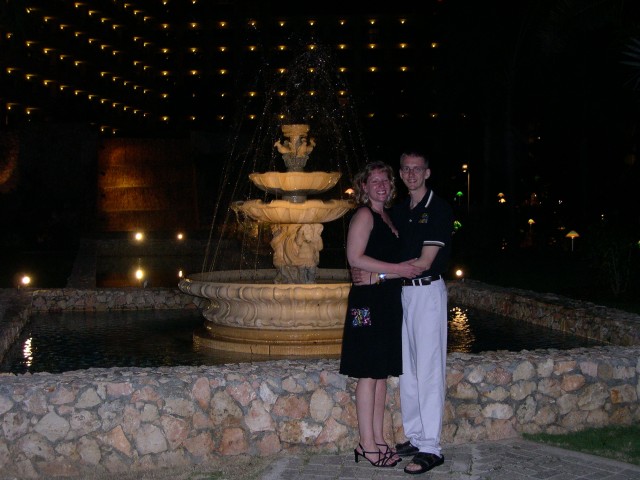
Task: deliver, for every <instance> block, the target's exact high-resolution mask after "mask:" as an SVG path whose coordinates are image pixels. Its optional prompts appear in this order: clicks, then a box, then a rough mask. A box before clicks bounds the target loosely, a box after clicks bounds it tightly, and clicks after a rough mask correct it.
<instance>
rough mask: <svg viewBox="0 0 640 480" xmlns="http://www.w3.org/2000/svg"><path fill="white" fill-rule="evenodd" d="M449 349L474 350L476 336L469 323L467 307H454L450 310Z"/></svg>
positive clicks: (459, 350) (457, 350)
mask: <svg viewBox="0 0 640 480" xmlns="http://www.w3.org/2000/svg"><path fill="white" fill-rule="evenodd" d="M447 336H448V338H447V347H448V348H447V350H448V351H454V352H472V351H473V345H474V343H475V342H476V336H475V335H474V333H473V329H472V328H471V325H470V324H469V315H468V313H467V309H465V308H462V307H453V308H452V309H450V310H449V329H448V332H447Z"/></svg>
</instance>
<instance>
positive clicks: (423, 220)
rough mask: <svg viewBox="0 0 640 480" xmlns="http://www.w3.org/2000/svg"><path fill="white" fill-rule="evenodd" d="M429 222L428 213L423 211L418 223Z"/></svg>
mask: <svg viewBox="0 0 640 480" xmlns="http://www.w3.org/2000/svg"><path fill="white" fill-rule="evenodd" d="M428 222H429V214H428V213H423V214H422V215H420V220H418V223H428Z"/></svg>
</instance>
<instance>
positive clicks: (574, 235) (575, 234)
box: [565, 230, 580, 252]
mask: <svg viewBox="0 0 640 480" xmlns="http://www.w3.org/2000/svg"><path fill="white" fill-rule="evenodd" d="M579 236H580V234H579V233H578V232H576V231H575V230H571V231H570V232H569V233H567V234H566V235H565V237H567V238H570V239H571V251H572V252H573V241H574V240H575V239H576V238H578V237H579Z"/></svg>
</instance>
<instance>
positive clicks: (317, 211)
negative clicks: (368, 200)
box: [232, 200, 354, 224]
mask: <svg viewBox="0 0 640 480" xmlns="http://www.w3.org/2000/svg"><path fill="white" fill-rule="evenodd" d="M353 207H354V203H353V202H352V201H351V200H329V201H322V200H306V201H305V202H304V203H292V202H289V201H287V200H272V201H271V202H268V203H265V202H263V201H262V200H245V201H242V200H241V201H238V202H234V203H233V205H232V208H233V209H234V210H240V211H242V212H243V213H245V214H247V215H248V216H249V217H251V218H252V219H254V220H257V221H260V222H268V223H299V224H305V223H327V222H331V221H333V220H336V219H338V218H340V217H342V216H344V214H345V213H347V212H348V211H349V210H351V209H352V208H353Z"/></svg>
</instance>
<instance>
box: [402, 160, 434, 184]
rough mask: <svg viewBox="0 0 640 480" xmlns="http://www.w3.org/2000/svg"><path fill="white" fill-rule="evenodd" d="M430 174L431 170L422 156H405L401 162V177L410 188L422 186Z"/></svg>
mask: <svg viewBox="0 0 640 480" xmlns="http://www.w3.org/2000/svg"><path fill="white" fill-rule="evenodd" d="M429 175H431V170H429V169H428V168H426V167H425V161H424V159H422V158H420V157H405V158H404V159H403V160H402V163H401V164H400V178H401V179H402V181H403V182H404V184H405V185H406V186H407V188H408V189H409V190H417V189H419V188H422V186H423V185H424V182H425V180H426V179H427V178H429Z"/></svg>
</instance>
